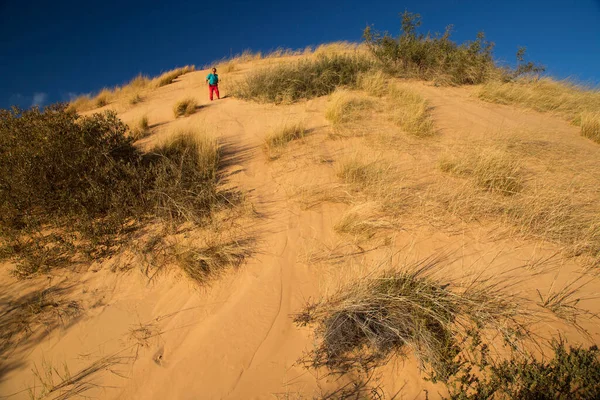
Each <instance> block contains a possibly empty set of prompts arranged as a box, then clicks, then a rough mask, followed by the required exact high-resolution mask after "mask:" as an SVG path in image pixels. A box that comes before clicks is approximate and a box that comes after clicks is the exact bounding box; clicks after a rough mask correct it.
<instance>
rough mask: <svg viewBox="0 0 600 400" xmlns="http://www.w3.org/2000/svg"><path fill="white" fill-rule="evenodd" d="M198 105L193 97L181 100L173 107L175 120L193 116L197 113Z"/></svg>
mask: <svg viewBox="0 0 600 400" xmlns="http://www.w3.org/2000/svg"><path fill="white" fill-rule="evenodd" d="M197 105H198V104H197V103H196V99H194V98H192V97H187V98H185V99H183V100H179V101H178V102H177V103H175V105H174V106H173V115H174V116H175V118H177V117H181V116H188V115H192V114H193V113H195V112H196V107H197Z"/></svg>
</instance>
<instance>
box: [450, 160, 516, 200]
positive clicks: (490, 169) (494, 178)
mask: <svg viewBox="0 0 600 400" xmlns="http://www.w3.org/2000/svg"><path fill="white" fill-rule="evenodd" d="M439 166H440V169H441V170H442V171H444V172H450V173H453V174H456V175H461V176H471V177H473V179H474V180H475V182H476V184H477V185H478V186H480V187H482V188H484V189H486V190H489V191H490V192H498V193H501V194H505V195H511V194H515V193H519V192H520V191H521V190H522V188H523V183H524V182H523V181H524V179H523V172H522V168H521V166H520V164H519V162H518V161H517V160H516V159H515V157H513V156H511V153H509V152H507V151H502V150H496V149H483V150H481V151H479V152H477V154H470V155H463V156H462V157H460V156H459V157H457V156H445V157H443V158H442V159H440V162H439Z"/></svg>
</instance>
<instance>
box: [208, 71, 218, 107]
mask: <svg viewBox="0 0 600 400" xmlns="http://www.w3.org/2000/svg"><path fill="white" fill-rule="evenodd" d="M206 82H208V93H209V97H210V101H212V100H213V92H215V93H216V94H217V99H221V96H219V75H218V74H217V69H216V68H213V69H212V73H210V74H208V75H207V77H206Z"/></svg>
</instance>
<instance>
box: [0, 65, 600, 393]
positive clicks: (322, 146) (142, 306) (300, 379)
mask: <svg viewBox="0 0 600 400" xmlns="http://www.w3.org/2000/svg"><path fill="white" fill-rule="evenodd" d="M241 73H243V71H242V72H238V73H237V74H241ZM204 75H205V72H204V71H200V72H196V73H191V74H187V75H185V76H183V77H181V79H180V80H178V81H177V82H176V83H174V84H172V85H168V86H166V87H163V88H160V89H158V90H157V91H155V92H154V93H152V94H151V96H149V97H148V99H147V100H146V101H144V102H143V103H141V104H140V105H138V106H136V107H134V108H132V109H129V110H123V111H122V112H120V115H121V117H122V118H123V119H124V120H125V121H127V122H130V121H135V120H136V118H139V117H140V116H141V115H143V114H146V115H148V116H149V118H150V124H151V125H152V126H154V128H153V129H154V132H155V134H154V135H152V136H151V137H149V138H147V139H144V140H143V141H142V145H145V144H150V143H153V142H155V141H157V140H161V138H164V137H166V136H167V135H169V134H170V133H171V132H172V131H173V130H174V129H175V128H176V127H177V126H180V127H185V126H190V125H201V126H203V127H205V129H206V131H207V133H208V134H211V135H215V136H216V137H218V138H219V139H220V140H221V142H222V144H223V145H224V146H225V147H226V149H227V151H226V152H227V154H229V157H230V159H229V160H228V167H227V168H228V171H229V174H230V176H229V180H230V182H229V184H232V185H236V186H238V187H239V188H240V189H242V190H243V191H246V192H248V194H249V198H250V201H251V202H252V203H253V205H254V208H255V210H256V211H257V213H258V217H257V218H256V219H255V220H254V221H253V222H252V226H247V227H245V229H246V230H247V232H248V233H249V234H251V235H252V236H253V237H255V239H256V249H255V254H254V256H253V257H252V258H250V259H249V260H248V261H247V263H246V264H245V265H244V267H243V268H242V269H241V270H239V271H233V272H230V273H228V274H226V275H225V276H223V277H222V279H220V280H219V281H217V282H214V283H213V284H212V285H211V286H210V287H205V288H197V287H196V286H195V285H193V284H191V283H189V282H188V281H186V280H185V279H184V278H183V277H181V276H180V275H178V274H177V273H176V272H175V271H172V272H170V273H167V274H164V275H161V276H159V277H158V278H156V279H155V280H153V281H152V282H149V281H148V280H147V278H145V277H144V276H143V275H142V274H140V273H139V271H138V269H137V268H133V269H132V270H131V271H129V272H125V273H114V272H111V271H110V268H109V266H106V265H94V266H92V267H90V268H89V269H88V270H87V271H86V272H84V273H67V274H63V273H60V275H61V276H62V277H59V276H56V277H54V278H53V281H52V284H56V283H58V282H59V281H60V282H62V285H63V286H65V287H68V286H69V285H73V287H71V288H69V292H68V296H72V297H73V298H78V299H81V301H82V304H83V308H84V311H83V314H82V315H81V316H80V317H78V318H77V319H75V320H73V321H72V323H70V324H69V325H67V326H64V327H62V328H61V329H57V330H55V331H53V332H52V333H50V334H49V335H47V336H45V337H42V338H40V339H39V340H35V341H30V342H29V343H28V345H27V346H26V347H23V348H22V349H17V350H15V351H14V352H12V353H9V354H8V358H7V359H2V360H1V361H2V369H0V393H1V394H2V395H4V396H6V395H9V394H12V393H18V394H16V395H15V396H11V397H10V398H15V399H18V398H27V393H25V392H23V391H22V390H24V389H25V388H27V387H29V386H31V385H32V384H33V382H34V381H35V380H34V378H33V375H32V373H31V369H32V367H33V366H34V364H35V365H37V366H38V367H40V366H41V365H42V360H46V361H47V362H51V363H52V365H54V366H55V367H58V368H62V367H61V363H63V362H66V363H67V364H68V366H69V370H70V371H71V373H73V372H74V371H77V370H80V369H81V368H84V367H85V366H87V365H90V363H93V362H94V361H96V360H98V359H101V358H102V357H107V356H112V355H116V356H118V357H119V359H117V360H113V361H115V362H116V364H115V365H114V366H112V367H111V370H112V371H113V372H114V373H110V372H106V371H105V372H102V373H99V374H96V375H94V376H92V378H91V379H92V382H93V383H94V384H97V385H99V387H97V388H94V389H92V390H90V391H88V392H86V394H87V395H90V396H94V397H97V398H115V399H272V398H299V397H300V396H306V397H305V398H312V397H313V396H318V395H319V394H320V393H323V391H326V390H327V389H333V388H335V387H339V385H341V384H343V381H338V382H336V381H334V380H333V379H328V378H322V377H321V376H320V375H321V373H317V372H314V371H308V370H306V369H304V368H302V367H301V366H299V365H297V364H296V362H297V360H298V358H299V357H300V356H301V355H302V354H303V353H304V352H306V351H309V350H310V349H311V346H312V338H311V331H310V330H309V329H307V328H298V327H296V326H295V325H294V324H293V322H292V318H291V315H292V314H294V313H295V312H298V311H299V310H300V309H301V308H302V306H303V305H304V304H305V302H306V300H307V299H309V298H316V297H318V296H320V295H321V294H323V293H325V292H327V291H329V290H331V288H333V287H335V286H336V284H337V283H338V282H339V281H342V280H344V279H348V278H349V277H351V276H352V275H353V274H354V273H355V272H356V269H355V268H358V267H357V266H356V265H355V264H356V263H357V261H356V260H357V259H352V260H350V259H348V265H342V264H333V265H332V264H331V263H321V264H320V263H318V262H306V260H307V259H308V257H307V254H310V253H311V252H312V253H314V252H317V251H323V249H330V252H334V251H335V248H336V245H338V246H343V242H342V241H341V240H340V238H339V236H338V235H337V234H336V233H335V232H334V230H333V225H334V224H335V223H336V222H337V221H338V220H339V218H340V216H341V215H342V213H343V212H344V211H345V210H346V208H347V206H346V205H343V204H333V203H323V204H320V205H318V206H316V207H313V208H309V209H305V207H302V206H301V205H300V204H299V202H298V201H297V199H296V198H295V196H294V191H295V190H297V189H298V188H302V187H305V186H310V185H316V184H324V185H327V184H332V183H334V182H336V177H335V171H334V168H333V166H332V165H330V163H329V162H327V160H329V159H330V158H336V157H338V156H340V155H343V154H349V153H352V152H353V151H354V150H355V148H357V146H359V144H358V142H357V141H356V140H354V139H351V140H348V141H340V140H337V141H336V140H333V141H332V140H327V133H328V132H329V130H330V127H329V124H328V122H327V121H326V120H325V118H324V116H323V109H324V107H325V104H326V101H327V99H325V98H322V99H316V100H312V101H308V102H305V103H300V104H296V105H290V106H273V105H258V104H252V103H245V102H242V101H239V100H236V99H233V98H225V99H223V100H220V101H215V102H212V103H210V102H208V99H207V97H208V96H207V95H206V93H205V92H206V90H205V87H204V86H203V80H204ZM224 78H225V79H227V78H228V77H227V76H225V77H224ZM413 86H414V88H415V90H418V91H420V92H421V93H422V94H423V95H424V96H425V97H426V98H427V99H429V100H430V102H431V104H432V106H433V107H434V111H433V112H434V117H435V119H436V123H437V126H438V127H439V128H440V129H441V138H440V139H437V142H436V144H435V145H436V146H441V147H444V146H452V145H453V144H454V143H455V142H456V140H457V138H461V137H462V136H463V135H468V136H469V137H471V138H472V139H473V140H485V139H486V138H487V137H488V136H489V135H496V134H499V130H503V131H506V130H511V132H519V131H524V130H527V132H533V133H528V134H527V140H529V141H538V142H544V143H549V144H548V145H547V146H554V147H555V148H557V149H559V150H560V151H565V152H570V151H577V152H580V154H584V155H585V157H583V156H582V157H579V160H580V161H579V162H580V165H578V166H577V168H585V167H586V165H589V163H590V160H592V159H594V157H596V160H598V159H600V150H599V149H600V146H597V145H594V144H592V143H591V142H589V141H586V140H585V139H582V138H581V137H579V135H578V133H577V129H576V128H575V127H572V126H569V125H568V124H567V123H565V122H563V121H561V120H558V119H555V118H552V117H549V116H547V115H540V114H537V113H533V112H524V111H520V110H517V109H514V108H511V107H501V106H497V105H490V104H485V103H482V102H480V101H479V100H477V99H476V98H474V97H473V96H472V91H470V90H467V89H463V88H458V89H456V88H442V89H440V88H434V87H431V86H428V85H424V84H420V83H415V84H414V85H413ZM223 94H226V93H223ZM187 95H193V96H195V97H196V98H198V99H199V100H200V103H201V104H202V106H203V107H202V108H201V109H200V110H199V111H198V112H197V113H196V114H194V115H193V116H191V117H189V118H185V119H179V120H173V117H172V112H171V109H172V104H173V103H174V102H175V101H176V100H177V99H179V98H182V97H185V96H187ZM300 120H302V121H306V123H307V125H308V128H309V129H310V130H311V136H310V137H309V138H307V140H305V141H303V142H301V143H293V144H292V145H291V146H290V150H289V152H288V154H286V155H284V156H283V157H282V159H281V160H277V161H274V162H268V161H266V158H265V155H264V153H263V151H262V148H261V145H262V141H263V139H264V137H265V135H266V134H268V133H269V131H270V130H271V129H273V128H274V127H276V126H280V125H281V124H282V123H285V122H294V121H300ZM407 151H408V150H407ZM557 154H560V152H558V153H557ZM424 157H425V159H426V158H427V157H426V156H424ZM557 158H560V157H557ZM408 159H409V158H407V160H408ZM318 160H325V162H318ZM407 162H408V161H407ZM586 163H588V164H586ZM571 167H573V166H572V165H571ZM594 179H598V176H595V177H594ZM391 248H392V250H393V252H395V251H398V250H399V249H401V252H402V253H401V257H403V258H404V259H407V260H416V259H419V258H422V257H426V256H429V255H431V254H435V253H440V252H453V253H452V254H453V255H457V254H458V255H460V257H454V260H456V261H454V263H453V264H452V265H453V266H454V267H453V268H455V269H456V270H460V269H463V268H469V267H470V266H472V265H475V264H477V263H479V264H480V265H484V266H486V265H491V264H492V263H493V265H494V266H495V268H499V269H502V268H510V267H512V266H515V265H523V264H527V262H528V261H530V260H532V259H534V258H538V259H539V258H543V257H544V256H545V255H552V254H555V253H556V252H557V251H558V248H557V247H556V246H554V245H552V244H549V243H541V242H539V241H535V240H527V239H523V238H521V239H516V238H510V237H509V238H497V237H494V235H492V234H490V227H489V226H486V225H485V224H483V225H481V224H475V223H472V224H465V225H461V226H460V227H456V229H454V230H453V229H442V230H440V229H438V228H435V226H434V225H431V224H427V223H422V222H420V221H415V222H414V223H413V224H408V223H407V225H406V229H403V230H402V231H401V232H398V233H397V234H395V235H394V236H393V244H392V246H391ZM331 249H333V250H331ZM389 251H390V248H387V249H384V250H380V251H376V252H373V253H369V254H368V255H364V256H361V258H360V260H362V259H363V258H365V259H366V260H367V261H368V260H375V259H377V258H378V257H380V256H382V255H383V254H387V253H386V252H389ZM556 263H557V264H558V265H560V278H559V279H560V280H563V281H565V280H567V279H569V277H570V276H571V275H572V274H573V273H574V272H575V271H578V270H580V268H581V267H580V265H578V264H577V261H575V260H566V259H562V258H561V259H560V260H559V261H557V262H556ZM8 269H9V266H5V267H4V268H2V270H1V271H0V273H1V274H2V278H1V280H0V282H2V284H1V291H2V293H3V294H2V296H3V297H2V298H3V302H4V303H5V304H4V306H5V305H6V304H7V303H8V300H7V299H11V300H12V301H14V299H16V298H19V297H21V296H23V295H24V294H25V293H26V292H27V291H28V290H32V288H33V287H36V285H37V286H38V287H41V286H43V285H47V284H48V282H47V280H46V278H39V279H36V280H32V281H27V282H16V281H15V280H14V279H13V278H12V277H10V276H9V275H8ZM544 279H545V280H540V281H536V282H535V285H533V284H532V287H531V289H532V291H534V290H535V289H536V288H539V289H541V290H544V289H547V288H548V287H549V285H550V284H551V283H552V277H550V278H544ZM589 290H590V291H594V288H591V289H589ZM141 328H143V329H145V331H144V332H146V333H148V332H150V334H144V335H142V336H143V340H141V341H140V340H138V339H136V337H139V336H136V335H137V333H136V332H138V331H137V330H139V329H141ZM590 328H591V329H592V330H593V335H594V339H597V334H598V330H597V329H596V328H595V327H594V326H590ZM381 379H382V382H384V383H385V385H384V388H385V391H386V393H388V394H393V393H396V392H397V391H398V390H400V389H401V388H403V391H402V392H401V395H399V398H424V396H425V392H424V391H423V389H427V390H428V392H429V395H430V398H431V396H433V397H435V393H436V392H437V390H436V389H435V388H434V387H432V386H431V384H428V383H425V382H423V381H422V380H421V379H420V378H419V372H418V369H417V368H416V365H415V364H414V362H413V361H411V360H408V361H406V362H405V363H398V364H396V365H394V366H390V367H389V368H387V369H384V370H383V371H381Z"/></svg>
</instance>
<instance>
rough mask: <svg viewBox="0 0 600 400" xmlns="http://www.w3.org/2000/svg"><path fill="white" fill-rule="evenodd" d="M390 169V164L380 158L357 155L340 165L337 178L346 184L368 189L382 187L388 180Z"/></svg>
mask: <svg viewBox="0 0 600 400" xmlns="http://www.w3.org/2000/svg"><path fill="white" fill-rule="evenodd" d="M390 168H391V166H390V164H388V163H386V162H384V161H382V160H380V159H378V158H369V157H366V156H364V155H362V154H355V155H354V156H352V157H349V158H346V159H345V160H342V161H341V163H340V164H338V166H337V176H338V177H339V178H340V179H342V180H343V181H344V182H345V183H348V184H351V185H354V186H356V187H358V188H361V189H366V188H368V187H374V186H381V183H382V182H383V181H385V180H386V179H387V177H388V175H389V171H390Z"/></svg>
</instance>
